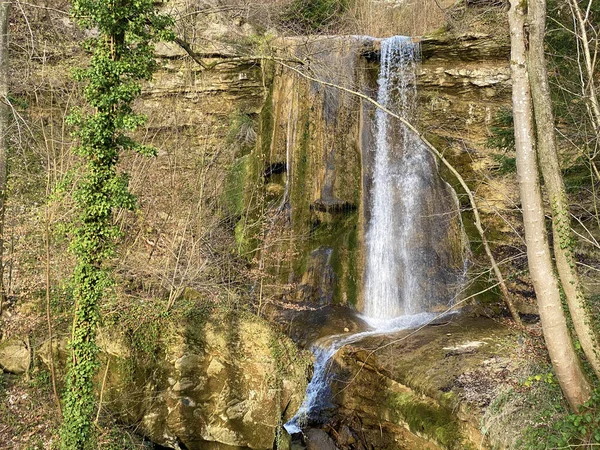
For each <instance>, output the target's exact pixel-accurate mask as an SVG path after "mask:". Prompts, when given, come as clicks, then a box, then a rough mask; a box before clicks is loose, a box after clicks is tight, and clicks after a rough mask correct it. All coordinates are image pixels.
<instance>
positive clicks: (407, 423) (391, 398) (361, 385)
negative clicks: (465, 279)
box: [324, 317, 526, 450]
mask: <svg viewBox="0 0 600 450" xmlns="http://www.w3.org/2000/svg"><path fill="white" fill-rule="evenodd" d="M518 351H519V344H518V334H517V333H514V332H512V331H511V330H509V329H507V328H505V327H503V326H501V325H499V324H497V323H495V322H493V321H491V320H488V319H482V318H469V317H459V318H454V319H451V320H450V322H448V323H446V324H444V323H439V324H438V325H436V326H428V327H426V328H424V329H422V330H420V331H419V332H418V333H413V332H412V331H407V332H402V333H398V334H396V335H394V336H390V337H385V338H381V337H379V338H377V337H374V338H368V339H365V340H363V341H361V342H360V343H358V344H352V345H349V346H347V347H345V348H343V349H342V350H340V351H339V352H338V354H337V355H336V356H335V360H334V366H333V367H335V369H334V370H336V377H335V378H334V382H333V385H332V391H333V396H332V399H333V403H334V404H335V405H336V407H337V409H336V410H335V412H334V413H333V415H332V417H331V418H330V420H329V425H328V426H326V427H325V428H324V429H333V431H332V432H330V436H332V437H335V436H336V435H339V434H341V432H342V430H343V429H344V427H348V428H349V429H350V430H351V431H352V433H354V434H355V435H356V436H362V437H361V439H362V440H366V442H368V443H369V444H371V445H373V446H374V447H375V448H377V449H390V450H392V449H397V448H401V449H403V448H432V449H437V448H444V449H457V450H458V449H464V448H469V446H470V445H472V446H474V447H476V448H488V446H489V447H490V448H496V447H494V445H495V442H493V441H489V440H487V438H484V436H482V434H481V432H480V431H479V429H480V423H481V419H482V417H483V415H484V414H485V412H486V410H487V409H488V407H490V404H491V402H492V400H493V399H494V398H495V397H496V395H497V394H498V393H499V392H501V391H502V389H503V388H505V387H506V386H507V385H509V384H510V383H512V382H514V376H515V373H516V372H517V369H518V364H517V362H516V361H515V360H512V359H511V355H512V354H513V353H515V352H518ZM523 408H526V406H523ZM358 418H360V419H358ZM495 426H496V427H500V428H502V427H503V425H502V424H501V423H497V424H496V425H495ZM382 430H383V432H382ZM497 431H498V433H497V434H498V435H501V434H503V432H502V429H500V430H497ZM487 432H488V433H490V434H491V435H493V434H494V432H490V430H489V429H488V430H487ZM482 445H483V447H482ZM339 448H341V449H347V448H353V447H350V446H347V445H339Z"/></svg>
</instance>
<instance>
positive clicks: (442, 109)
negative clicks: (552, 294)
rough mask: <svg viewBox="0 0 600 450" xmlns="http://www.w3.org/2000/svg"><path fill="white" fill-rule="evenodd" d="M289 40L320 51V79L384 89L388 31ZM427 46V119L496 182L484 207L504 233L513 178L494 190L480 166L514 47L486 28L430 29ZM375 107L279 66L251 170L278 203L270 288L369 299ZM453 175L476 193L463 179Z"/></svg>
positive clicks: (300, 53)
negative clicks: (433, 32) (498, 215)
mask: <svg viewBox="0 0 600 450" xmlns="http://www.w3.org/2000/svg"><path fill="white" fill-rule="evenodd" d="M285 44H286V47H288V49H290V48H294V51H293V53H294V54H295V56H296V57H299V58H301V59H303V60H305V61H308V63H307V64H306V65H305V67H303V70H309V71H310V73H311V75H312V76H314V77H315V78H317V79H320V80H324V81H326V82H331V83H335V84H339V85H341V86H344V87H346V88H349V89H353V90H356V91H359V92H362V93H364V94H367V95H369V96H371V97H375V96H376V95H375V92H376V89H377V75H378V70H379V64H378V52H379V49H378V46H379V41H378V40H374V39H371V38H367V37H348V36H337V37H320V38H318V39H316V38H315V39H308V38H299V39H288V40H286V43H285ZM421 45H422V64H421V66H420V68H419V73H418V101H419V105H418V106H419V107H418V115H419V121H418V122H419V123H418V124H417V126H418V127H419V128H420V129H422V130H424V131H425V133H426V135H427V136H428V137H429V138H430V139H432V140H433V141H434V142H435V143H436V145H438V146H439V148H440V150H442V151H444V152H446V154H447V155H448V156H449V158H450V159H451V161H452V162H453V164H455V165H457V166H458V168H459V171H461V173H463V174H464V175H465V177H466V178H467V180H468V182H469V183H470V185H471V186H472V188H476V189H478V192H479V193H481V192H483V193H484V196H485V200H484V201H483V203H482V205H481V207H482V210H483V211H484V214H485V213H487V217H486V218H487V219H488V223H489V224H490V226H491V227H493V228H494V229H495V230H496V232H497V233H500V234H501V233H503V230H505V231H507V232H508V230H509V229H510V228H509V227H508V226H507V225H504V224H503V223H498V222H497V219H495V214H494V213H495V212H496V210H497V209H504V208H505V207H506V204H507V203H510V200H509V201H507V198H505V197H502V193H506V196H507V197H510V195H509V193H510V192H512V190H511V189H510V186H509V187H507V186H506V180H502V181H501V183H500V184H502V189H498V188H494V187H493V186H490V189H489V191H486V189H487V187H488V184H487V183H485V184H481V183H480V181H478V179H481V173H480V172H481V171H482V170H483V171H486V170H488V169H489V167H490V166H491V165H493V164H494V162H493V159H492V158H491V155H489V154H487V153H489V151H487V149H485V141H486V139H487V133H488V131H487V128H488V126H489V124H490V122H491V121H492V120H493V117H494V115H495V112H496V111H497V110H498V109H499V108H500V107H502V106H503V105H506V104H508V101H509V93H510V85H509V83H508V80H509V78H508V48H507V47H506V46H505V45H504V42H503V41H502V40H497V39H495V38H492V37H490V36H486V35H461V36H450V35H449V34H441V35H439V36H437V37H428V38H424V39H423V40H422V42H421ZM373 115H374V106H373V105H372V104H370V103H368V102H366V101H362V100H361V99H360V98H358V97H357V96H354V95H352V94H349V93H346V92H342V91H340V90H339V89H335V88H332V87H325V86H323V85H320V84H318V83H316V82H313V81H308V80H306V79H304V78H303V77H301V76H300V75H298V74H297V73H296V72H294V71H291V70H289V69H286V68H284V67H281V66H278V67H275V68H274V75H273V81H272V87H271V91H270V94H269V96H268V98H267V101H266V103H265V106H264V107H263V110H262V112H261V119H260V128H259V139H258V143H257V147H256V148H255V150H254V151H253V153H252V155H251V158H252V160H253V163H252V164H253V165H255V166H256V169H255V170H253V171H249V172H247V173H252V172H253V173H254V176H258V177H259V178H260V176H261V175H262V177H263V182H264V191H265V198H267V200H268V201H270V202H271V203H270V205H269V204H268V202H267V203H265V204H264V205H263V207H264V208H267V209H268V210H270V211H271V213H270V216H269V217H270V219H269V220H268V225H267V226H266V227H264V229H263V237H264V239H263V242H262V244H263V245H262V249H263V251H262V252H261V255H260V265H261V266H262V267H263V268H264V270H265V271H266V272H267V273H268V274H270V275H271V276H273V277H274V278H273V283H271V286H275V287H274V288H272V289H271V290H270V291H269V290H267V291H265V293H266V294H267V295H276V296H279V295H283V297H284V298H286V299H287V300H291V301H309V302H311V303H316V304H320V305H323V304H329V303H337V304H348V305H352V306H356V307H358V308H360V307H361V303H362V298H361V293H362V290H363V289H362V286H363V273H364V261H365V255H364V248H365V246H364V242H363V239H364V235H365V227H366V224H367V223H368V219H369V202H368V199H366V196H367V193H368V192H369V191H370V188H371V183H372V179H371V176H370V174H371V172H372V170H371V165H372V160H373V151H372V149H373V147H374V143H373V129H372V118H373ZM262 167H264V171H263V173H262V174H260V173H258V172H260V171H262ZM447 181H448V182H449V183H450V184H452V185H453V187H455V188H456V190H457V192H458V195H459V198H460V199H461V201H464V200H465V199H464V196H462V195H461V194H462V193H461V192H460V188H459V187H458V183H456V180H452V179H451V178H448V180H447ZM441 183H442V184H440V182H439V181H435V180H434V181H432V185H437V186H438V187H437V188H435V187H432V189H433V191H432V192H438V193H439V192H441V191H443V190H444V188H443V186H442V185H443V182H441ZM509 184H510V183H509ZM498 195H500V198H499V201H496V197H497V196H498ZM255 198H257V197H256V196H255ZM246 200H247V201H251V200H249V199H246ZM438 203H440V204H441V203H443V202H437V201H436V199H435V198H432V201H431V204H430V205H428V206H427V207H426V209H427V211H428V212H429V213H430V214H439V213H440V212H442V211H441V209H443V208H444V206H443V205H440V204H438ZM461 206H468V205H465V204H462V205H461ZM254 210H261V212H262V213H263V214H264V211H265V210H264V209H263V208H254ZM465 220H466V221H468V220H469V217H468V215H466V217H465ZM450 222H452V221H450ZM454 224H455V225H453V226H451V227H450V229H449V230H448V234H447V237H448V239H440V241H445V240H447V241H448V245H450V246H454V247H456V248H457V251H460V244H459V243H457V241H459V240H460V230H458V229H457V226H458V225H457V224H458V222H457V221H455V222H454ZM467 229H469V226H468V224H467ZM439 250H440V249H439V248H436V249H432V250H431V254H432V255H435V254H436V252H438V251H439ZM475 251H476V252H477V245H475ZM454 269H456V268H454ZM432 270H433V271H434V272H435V270H436V269H432ZM432 276H433V277H436V276H437V277H443V276H444V275H443V274H438V273H432ZM446 276H447V277H448V275H446ZM282 287H283V288H282Z"/></svg>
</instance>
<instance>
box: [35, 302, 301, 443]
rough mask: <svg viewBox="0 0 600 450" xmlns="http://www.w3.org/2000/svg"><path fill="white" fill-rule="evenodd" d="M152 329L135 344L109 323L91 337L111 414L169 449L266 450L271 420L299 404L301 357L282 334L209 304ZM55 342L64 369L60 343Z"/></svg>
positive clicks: (276, 422) (276, 428) (272, 433)
mask: <svg viewBox="0 0 600 450" xmlns="http://www.w3.org/2000/svg"><path fill="white" fill-rule="evenodd" d="M159 334H160V336H159V337H156V339H154V340H148V341H147V342H145V343H144V342H141V343H140V342H137V341H136V340H135V338H134V339H127V338H125V337H123V336H118V335H115V334H114V333H112V332H111V331H110V329H105V330H103V332H102V333H101V335H100V339H99V343H100V347H101V351H102V356H103V360H104V361H103V367H104V368H107V371H106V374H104V371H103V370H102V371H101V372H102V373H101V374H100V376H99V380H98V381H99V383H98V384H99V386H101V385H103V386H104V387H103V397H102V398H103V404H104V405H105V406H106V407H108V408H109V409H110V411H111V413H112V414H113V415H115V417H116V418H117V419H118V420H120V421H122V422H124V423H127V424H131V425H135V426H136V428H137V429H138V430H139V432H140V433H141V434H143V435H144V436H146V437H148V438H149V439H150V440H152V441H153V442H155V443H157V444H160V445H164V446H168V447H169V448H181V447H180V446H181V445H183V446H184V448H187V449H190V450H204V449H206V448H211V449H215V450H217V449H223V450H226V449H230V448H238V449H244V448H250V449H256V450H268V449H272V448H273V445H274V443H275V442H276V441H277V439H283V437H281V436H280V437H278V436H279V434H278V433H279V432H280V426H281V424H282V423H283V422H285V421H286V420H287V419H289V418H290V417H291V415H293V413H294V412H295V411H296V410H297V408H298V407H299V405H300V403H301V402H302V399H303V397H304V390H305V388H306V379H307V371H308V365H309V364H310V358H309V357H308V356H307V355H306V354H305V353H303V352H301V351H299V350H298V349H297V347H296V346H295V345H294V344H293V343H292V342H291V341H290V340H289V339H287V338H285V337H284V336H282V335H281V334H279V333H277V332H275V331H274V330H273V329H272V328H271V327H270V326H269V325H268V324H266V323H265V322H264V321H262V320H260V319H258V318H257V317H255V316H252V315H250V314H244V313H238V312H234V311H228V310H226V309H219V308H216V309H213V310H211V311H210V312H208V313H204V316H203V317H202V318H200V319H198V318H195V319H190V320H189V321H186V322H184V323H178V324H171V325H168V326H165V327H164V329H161V331H160V333H159ZM63 342H64V341H63ZM137 344H142V345H137ZM145 345H146V346H148V345H149V346H151V347H150V348H148V349H145V350H144V346H145ZM48 350H49V349H48V346H47V345H46V346H45V347H44V348H43V350H42V352H41V353H42V358H44V359H45V360H47V355H48V353H49V351H48ZM56 350H57V348H55V351H56ZM58 350H59V352H58V354H59V358H57V360H59V361H62V363H63V365H62V366H61V367H64V361H65V358H66V357H67V355H66V353H65V349H64V344H60V345H59V348H58Z"/></svg>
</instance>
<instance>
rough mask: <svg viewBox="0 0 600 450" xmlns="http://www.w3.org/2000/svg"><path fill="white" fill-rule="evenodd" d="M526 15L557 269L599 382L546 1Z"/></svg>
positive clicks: (534, 0) (535, 0) (534, 3)
mask: <svg viewBox="0 0 600 450" xmlns="http://www.w3.org/2000/svg"><path fill="white" fill-rule="evenodd" d="M527 15H528V22H529V52H528V55H527V56H528V60H527V62H528V66H529V76H530V83H531V96H532V98H533V110H534V113H535V124H536V132H537V145H538V147H537V150H538V157H539V161H540V168H541V170H542V176H543V177H544V184H545V186H546V189H547V191H548V198H549V199H550V202H551V205H552V233H553V235H554V246H553V247H554V257H555V259H556V268H557V269H558V275H559V277H560V282H561V285H562V288H563V290H564V292H565V296H566V298H567V304H568V305H569V311H570V313H571V318H572V319H573V326H574V327H575V332H576V333H577V337H578V338H579V342H580V343H581V348H582V349H583V352H584V353H585V356H586V357H587V359H588V361H589V362H590V364H591V366H592V368H593V369H594V372H595V373H596V376H598V377H599V378H600V358H599V357H598V354H597V353H596V351H595V349H600V347H598V341H597V339H596V336H595V334H594V332H593V330H592V328H591V326H590V325H591V323H592V320H591V317H590V314H589V311H588V310H587V309H586V307H585V299H584V296H583V289H582V286H581V282H580V280H579V276H578V274H577V268H576V266H575V257H574V255H573V246H572V234H571V216H570V212H569V204H568V199H567V193H566V191H565V186H564V182H563V178H562V174H561V171H560V165H559V162H558V154H557V150H556V139H555V133H554V114H553V112H552V104H551V100H550V89H549V87H548V74H547V70H546V60H545V55H544V34H545V25H546V0H530V1H529V6H528V11H527Z"/></svg>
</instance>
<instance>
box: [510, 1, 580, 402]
mask: <svg viewBox="0 0 600 450" xmlns="http://www.w3.org/2000/svg"><path fill="white" fill-rule="evenodd" d="M533 1H535V0H533ZM510 4H511V7H510V11H509V13H508V20H509V26H510V41H511V62H510V66H511V74H512V82H513V93H512V98H513V114H514V124H515V146H516V152H517V174H518V177H519V188H520V193H521V204H522V208H523V222H524V225H525V242H526V245H527V260H528V265H529V271H530V273H531V278H532V281H533V286H534V288H535V293H536V298H537V302H538V308H539V311H540V319H541V321H542V330H543V332H544V339H545V341H546V346H547V348H548V353H549V354H550V359H551V360H552V365H553V367H554V370H555V372H556V376H557V378H558V382H559V384H560V386H561V388H562V391H563V393H564V395H565V397H566V399H567V401H568V402H569V404H570V405H571V407H572V408H573V409H577V407H578V406H579V405H581V404H582V403H584V402H585V401H586V400H587V399H588V398H589V397H590V385H589V383H588V381H587V379H586V377H585V375H584V373H583V371H582V369H581V365H580V362H579V360H578V358H577V355H576V354H575V349H574V348H573V343H572V342H571V337H570V336H569V331H568V329H567V322H566V319H565V316H564V313H563V310H562V305H561V299H560V292H559V289H558V282H557V279H556V277H555V275H554V270H553V269H554V268H553V265H552V258H551V257H550V247H549V245H548V239H547V236H546V226H545V216H544V208H543V205H542V193H541V189H540V180H539V176H538V167H537V159H536V154H535V148H534V138H533V119H532V103H531V93H530V87H529V78H528V73H527V66H526V60H525V55H526V48H525V45H526V43H525V39H526V37H525V34H524V25H525V13H524V11H523V7H524V5H526V3H525V2H523V1H522V0H510Z"/></svg>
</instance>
